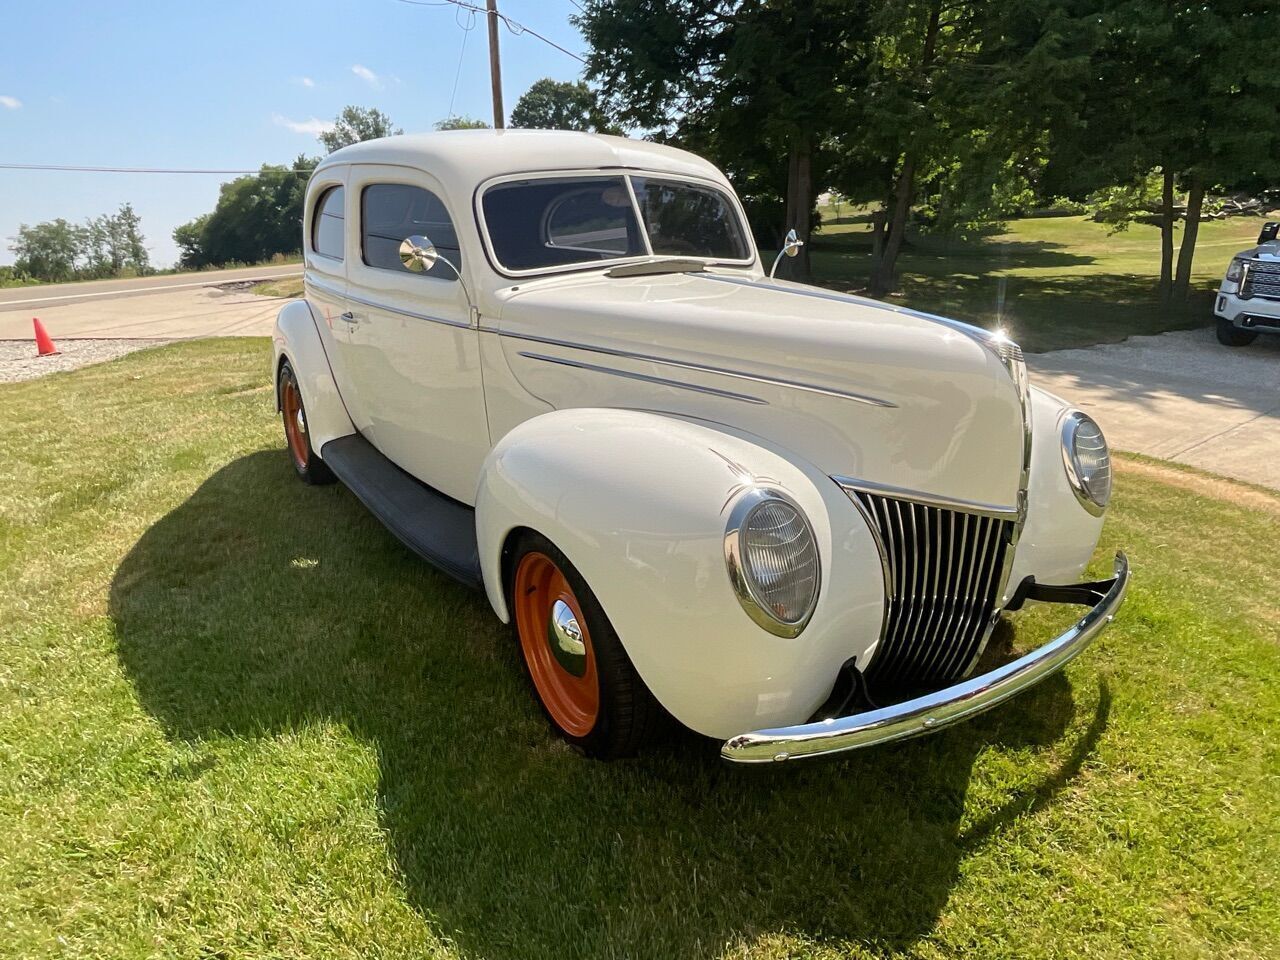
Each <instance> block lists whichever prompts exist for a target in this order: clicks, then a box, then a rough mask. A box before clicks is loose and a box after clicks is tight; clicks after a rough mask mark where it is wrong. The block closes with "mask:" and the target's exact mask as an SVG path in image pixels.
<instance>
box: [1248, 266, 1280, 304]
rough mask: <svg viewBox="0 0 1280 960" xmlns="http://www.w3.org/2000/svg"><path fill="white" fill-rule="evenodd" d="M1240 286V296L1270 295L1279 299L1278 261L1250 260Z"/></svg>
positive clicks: (1279, 278) (1279, 272)
mask: <svg viewBox="0 0 1280 960" xmlns="http://www.w3.org/2000/svg"><path fill="white" fill-rule="evenodd" d="M1248 267H1249V270H1248V272H1247V273H1246V274H1245V275H1244V285H1243V286H1242V287H1241V288H1240V295H1241V296H1242V297H1270V298H1271V299H1273V300H1280V262H1277V263H1272V262H1270V261H1267V260H1252V261H1250V262H1249V264H1248Z"/></svg>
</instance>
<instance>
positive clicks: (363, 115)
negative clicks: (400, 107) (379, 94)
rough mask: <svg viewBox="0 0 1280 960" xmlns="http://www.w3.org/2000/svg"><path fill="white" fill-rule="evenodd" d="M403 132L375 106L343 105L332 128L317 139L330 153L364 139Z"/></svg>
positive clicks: (392, 135)
mask: <svg viewBox="0 0 1280 960" xmlns="http://www.w3.org/2000/svg"><path fill="white" fill-rule="evenodd" d="M402 133H404V131H403V130H400V129H398V128H397V129H394V130H393V129H392V127H391V118H390V117H388V116H387V115H386V114H385V113H383V112H382V111H381V110H378V109H377V108H376V107H355V106H350V107H344V108H343V110H342V112H341V113H340V114H338V115H337V116H336V117H335V118H334V121H333V129H332V130H326V131H325V132H324V133H322V134H320V136H319V138H318V139H319V140H320V142H321V143H322V144H324V148H325V149H326V150H328V151H329V152H330V153H333V151H335V150H341V149H342V148H343V147H349V146H351V144H353V143H363V142H364V141H365V140H377V139H378V138H379V137H394V136H399V135H400V134H402Z"/></svg>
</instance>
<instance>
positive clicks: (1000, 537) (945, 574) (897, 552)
mask: <svg viewBox="0 0 1280 960" xmlns="http://www.w3.org/2000/svg"><path fill="white" fill-rule="evenodd" d="M854 495H855V496H857V497H858V499H859V502H860V503H861V504H862V505H863V506H864V507H865V508H866V512H867V515H868V516H869V517H870V518H871V519H872V520H873V522H874V523H875V524H876V525H877V527H878V528H879V529H878V531H877V532H878V533H879V535H880V540H881V542H882V544H883V546H884V550H885V554H886V557H885V561H886V565H887V567H888V569H889V571H890V576H891V579H892V583H890V584H889V585H888V595H887V597H886V604H887V612H886V616H885V626H884V636H883V637H882V638H881V641H880V646H879V648H878V650H877V652H876V656H875V658H874V659H873V660H872V662H871V663H870V664H869V666H868V668H867V674H868V677H869V678H871V679H873V680H878V681H882V682H892V681H897V680H903V681H910V682H932V681H947V680H954V679H956V678H958V677H959V676H961V675H962V673H963V672H964V671H965V670H967V669H968V668H969V666H970V664H971V663H972V662H973V661H974V659H975V657H976V655H977V653H978V651H979V650H980V649H981V646H982V644H983V642H984V641H985V639H986V636H987V633H988V631H989V629H990V627H991V626H992V625H993V624H994V616H995V613H996V609H997V604H998V603H999V599H1000V598H999V591H1000V587H1001V584H1000V582H999V581H1000V577H1001V573H1002V571H1003V570H1004V566H1005V564H1004V560H1005V556H1006V554H1007V552H1008V548H1009V538H1010V534H1011V533H1012V530H1013V522H1012V521H1011V520H1004V519H997V518H994V517H990V516H986V515H981V514H972V513H964V512H962V511H957V510H948V509H944V508H942V507H935V506H929V505H926V504H920V503H915V502H911V501H906V500H900V499H897V498H894V497H886V496H883V495H880V494H872V493H855V494H854Z"/></svg>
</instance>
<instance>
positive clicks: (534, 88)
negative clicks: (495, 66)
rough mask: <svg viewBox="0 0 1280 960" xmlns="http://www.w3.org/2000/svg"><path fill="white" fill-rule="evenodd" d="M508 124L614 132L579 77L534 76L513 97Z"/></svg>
mask: <svg viewBox="0 0 1280 960" xmlns="http://www.w3.org/2000/svg"><path fill="white" fill-rule="evenodd" d="M511 126H513V127H526V128H530V129H539V130H585V131H588V132H591V133H618V132H619V130H618V129H617V128H616V127H614V126H613V125H612V124H610V123H609V122H608V121H607V120H606V119H605V116H604V111H603V110H602V109H601V107H600V102H599V100H598V99H597V97H596V95H595V92H594V91H592V89H591V88H590V87H588V86H587V85H586V84H585V83H583V82H582V81H581V80H578V81H576V82H572V83H571V82H569V81H560V80H552V79H551V78H550V77H543V78H542V79H541V80H535V81H534V82H533V84H532V85H531V86H530V87H529V89H528V90H526V91H525V92H524V93H523V94H522V95H521V97H520V99H519V100H517V101H516V105H515V108H514V109H512V111H511Z"/></svg>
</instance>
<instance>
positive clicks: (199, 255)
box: [173, 213, 213, 270]
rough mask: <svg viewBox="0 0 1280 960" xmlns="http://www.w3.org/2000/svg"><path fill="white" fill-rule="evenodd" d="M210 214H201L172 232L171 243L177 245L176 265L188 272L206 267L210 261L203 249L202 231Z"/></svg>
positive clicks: (207, 223)
mask: <svg viewBox="0 0 1280 960" xmlns="http://www.w3.org/2000/svg"><path fill="white" fill-rule="evenodd" d="M212 216H213V214H212V213H205V214H201V215H200V216H198V217H196V218H195V219H194V220H191V221H188V222H187V223H184V224H182V225H180V226H178V227H175V228H174V231H173V242H174V243H176V244H177V245H178V250H179V251H180V252H179V254H178V265H179V266H182V267H186V268H187V269H189V270H195V269H199V268H200V267H206V266H208V265H209V263H210V261H209V258H208V254H206V252H205V247H204V231H205V228H206V227H207V226H208V225H209V218H210V217H212Z"/></svg>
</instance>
